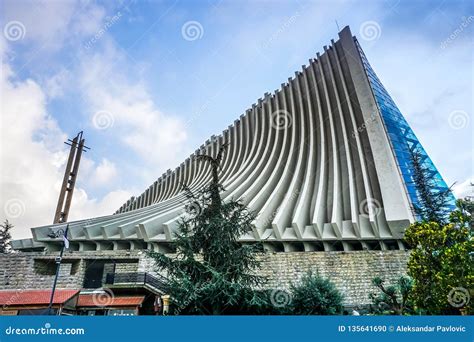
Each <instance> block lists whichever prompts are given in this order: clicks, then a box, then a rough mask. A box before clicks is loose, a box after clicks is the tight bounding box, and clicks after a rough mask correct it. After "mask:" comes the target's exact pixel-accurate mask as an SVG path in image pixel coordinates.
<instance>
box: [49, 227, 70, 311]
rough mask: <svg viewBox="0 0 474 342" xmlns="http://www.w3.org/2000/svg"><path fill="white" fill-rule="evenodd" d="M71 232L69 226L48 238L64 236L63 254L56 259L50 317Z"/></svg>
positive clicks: (50, 234) (50, 300)
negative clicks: (68, 236) (68, 233)
mask: <svg viewBox="0 0 474 342" xmlns="http://www.w3.org/2000/svg"><path fill="white" fill-rule="evenodd" d="M68 230H69V225H67V226H66V230H65V231H64V230H62V229H58V230H57V231H56V232H51V233H49V234H48V236H49V237H50V238H52V239H57V238H58V237H60V236H62V237H63V245H62V247H61V252H60V253H59V257H56V259H55V261H56V276H55V277H54V283H53V290H52V291H51V298H50V299H49V305H48V315H51V311H52V308H53V299H54V292H55V291H56V283H57V282H58V277H59V268H60V266H61V260H62V258H63V253H64V249H65V248H69V241H68V239H67V232H68Z"/></svg>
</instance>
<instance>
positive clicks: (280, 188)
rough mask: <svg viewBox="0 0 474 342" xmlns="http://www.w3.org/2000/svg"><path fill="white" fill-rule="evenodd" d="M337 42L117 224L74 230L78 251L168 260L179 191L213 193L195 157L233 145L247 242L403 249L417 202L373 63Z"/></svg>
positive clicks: (40, 241)
mask: <svg viewBox="0 0 474 342" xmlns="http://www.w3.org/2000/svg"><path fill="white" fill-rule="evenodd" d="M339 38H340V39H339V40H338V41H337V42H334V41H332V43H331V45H330V46H329V47H324V53H322V54H321V55H320V54H319V53H318V54H317V56H316V58H315V59H311V60H310V61H309V64H308V65H305V66H303V68H302V70H301V71H298V72H296V73H295V76H294V77H293V78H290V79H288V82H286V83H283V84H282V85H281V88H280V89H278V90H276V91H275V92H274V93H273V94H269V93H266V94H265V95H264V97H263V98H261V99H259V100H258V101H257V103H255V104H253V105H252V106H251V108H249V109H248V110H247V111H246V113H245V114H244V115H242V116H240V119H239V120H236V121H235V122H234V123H233V124H232V125H230V126H229V127H228V128H227V129H226V130H224V131H223V132H222V134H220V135H219V136H212V137H211V139H209V140H207V141H206V143H205V144H203V145H202V146H201V147H200V148H199V149H198V150H196V152H195V154H192V155H191V156H190V157H189V158H187V159H186V160H185V161H184V162H183V163H182V164H181V165H180V166H179V167H178V168H176V169H175V170H174V171H172V170H168V172H166V173H165V174H163V175H162V176H161V177H160V178H158V179H157V181H156V182H154V183H153V184H152V185H151V186H150V187H149V188H148V189H147V190H146V191H145V192H144V193H143V194H141V195H140V196H138V197H137V198H131V199H130V200H129V201H127V203H125V204H124V205H123V206H122V207H120V208H119V210H118V211H117V212H116V213H115V214H114V215H110V216H104V217H97V218H93V219H88V220H82V221H76V222H70V230H69V231H70V240H71V246H72V247H73V248H75V249H77V250H106V249H114V250H115V249H117V250H120V249H137V248H139V249H142V248H153V249H155V250H158V251H163V252H167V251H170V250H171V248H170V247H171V246H172V241H173V232H174V231H175V230H176V228H177V221H178V219H179V218H180V216H181V215H184V214H185V211H184V209H183V208H184V205H185V204H186V199H185V196H184V194H183V193H182V192H181V186H180V184H182V183H184V184H187V185H188V186H189V187H190V189H191V190H193V189H194V190H195V189H198V188H200V187H202V186H203V185H205V184H207V183H208V182H209V181H210V177H211V173H210V166H209V164H208V163H202V162H197V161H196V155H197V154H202V153H205V154H210V155H216V154H217V151H218V150H219V147H220V146H221V145H222V144H223V143H225V142H229V143H230V146H229V148H228V150H227V152H226V153H225V154H224V157H223V161H222V171H221V173H220V179H221V181H222V183H223V185H224V187H225V191H224V192H223V194H222V196H223V198H224V199H230V198H234V199H237V198H240V199H242V200H243V201H244V202H245V203H246V204H247V205H248V206H249V207H250V208H251V209H252V210H253V211H254V212H255V213H257V218H256V220H255V222H254V229H253V232H252V233H251V234H248V235H247V236H244V237H242V241H243V242H253V241H262V242H263V243H264V246H265V247H266V248H267V249H269V250H274V251H313V250H354V249H382V250H384V249H399V248H400V249H403V248H404V247H403V244H402V242H401V240H400V239H401V238H402V236H403V231H404V229H405V228H406V227H407V226H408V225H409V224H410V222H413V221H414V215H413V213H412V208H411V199H410V195H409V193H408V191H407V186H406V184H405V182H404V179H403V177H402V175H401V172H400V167H399V161H397V157H396V155H395V154H394V152H393V142H391V141H390V137H389V135H388V134H387V129H386V126H385V124H384V119H383V116H382V115H381V106H380V104H379V103H377V99H376V96H374V89H373V84H372V83H371V79H369V77H368V69H367V65H364V62H363V58H365V56H363V53H362V52H361V50H360V49H359V46H358V43H357V41H356V39H355V38H354V37H353V36H352V34H351V32H350V30H349V28H348V27H346V28H344V29H343V30H342V31H341V32H340V33H339ZM64 227H65V224H59V225H51V226H45V227H38V228H32V232H33V239H28V240H17V241H14V248H16V249H31V248H37V247H38V248H42V247H43V246H46V247H47V248H48V249H49V250H54V249H55V248H59V246H60V241H61V239H56V240H54V241H52V240H51V238H50V237H48V234H49V233H51V232H52V231H54V230H56V229H59V228H64Z"/></svg>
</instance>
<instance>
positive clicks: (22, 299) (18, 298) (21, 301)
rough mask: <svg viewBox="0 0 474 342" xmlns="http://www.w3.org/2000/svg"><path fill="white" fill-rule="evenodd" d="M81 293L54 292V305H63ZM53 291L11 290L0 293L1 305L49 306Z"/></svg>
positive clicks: (68, 291)
mask: <svg viewBox="0 0 474 342" xmlns="http://www.w3.org/2000/svg"><path fill="white" fill-rule="evenodd" d="M78 293H79V290H61V289H58V290H56V291H55V292H54V299H53V304H63V303H65V302H67V301H68V300H69V299H71V298H72V297H74V296H75V295H77V294H78ZM50 297H51V290H10V291H0V305H7V306H18V305H43V304H44V305H48V304H49V299H50Z"/></svg>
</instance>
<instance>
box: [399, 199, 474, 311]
mask: <svg viewBox="0 0 474 342" xmlns="http://www.w3.org/2000/svg"><path fill="white" fill-rule="evenodd" d="M461 204H463V202H459V201H458V209H457V210H455V211H454V212H452V213H451V214H450V218H449V221H450V222H449V223H447V224H444V225H441V224H439V223H437V222H417V223H414V224H412V225H410V227H409V228H408V229H407V230H406V232H405V240H406V241H407V243H408V244H409V245H410V246H411V248H413V249H412V251H411V254H410V258H409V261H408V274H409V275H410V276H411V277H412V278H413V280H414V285H413V290H412V294H413V300H414V302H415V304H416V306H417V307H418V308H420V309H423V310H425V311H426V313H428V314H449V313H459V310H460V309H463V310H465V311H468V312H472V301H471V300H470V294H469V290H470V289H472V288H473V285H474V269H473V260H472V257H473V255H474V241H473V234H472V233H473V230H472V226H471V222H472V221H471V219H472V217H471V216H470V214H469V213H467V212H466V211H465V206H462V205H461ZM464 204H465V203H464ZM459 205H461V206H459Z"/></svg>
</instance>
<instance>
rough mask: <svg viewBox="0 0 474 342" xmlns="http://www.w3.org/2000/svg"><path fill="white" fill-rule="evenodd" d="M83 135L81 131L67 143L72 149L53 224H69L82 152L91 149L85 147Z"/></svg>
mask: <svg viewBox="0 0 474 342" xmlns="http://www.w3.org/2000/svg"><path fill="white" fill-rule="evenodd" d="M82 135H83V132H82V131H81V132H79V133H78V134H77V136H76V137H75V138H74V139H72V140H71V139H68V142H65V144H66V145H70V146H71V149H70V151H69V157H68V161H67V164H66V170H65V171H64V178H63V183H62V185H61V191H60V193H59V199H58V205H57V207H56V213H55V214H54V220H53V223H63V222H67V218H68V215H69V208H70V207H71V201H72V194H73V193H74V186H75V184H76V179H77V173H78V171H79V163H80V162H81V156H82V152H87V150H88V149H89V147H87V146H85V139H83V138H82Z"/></svg>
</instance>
